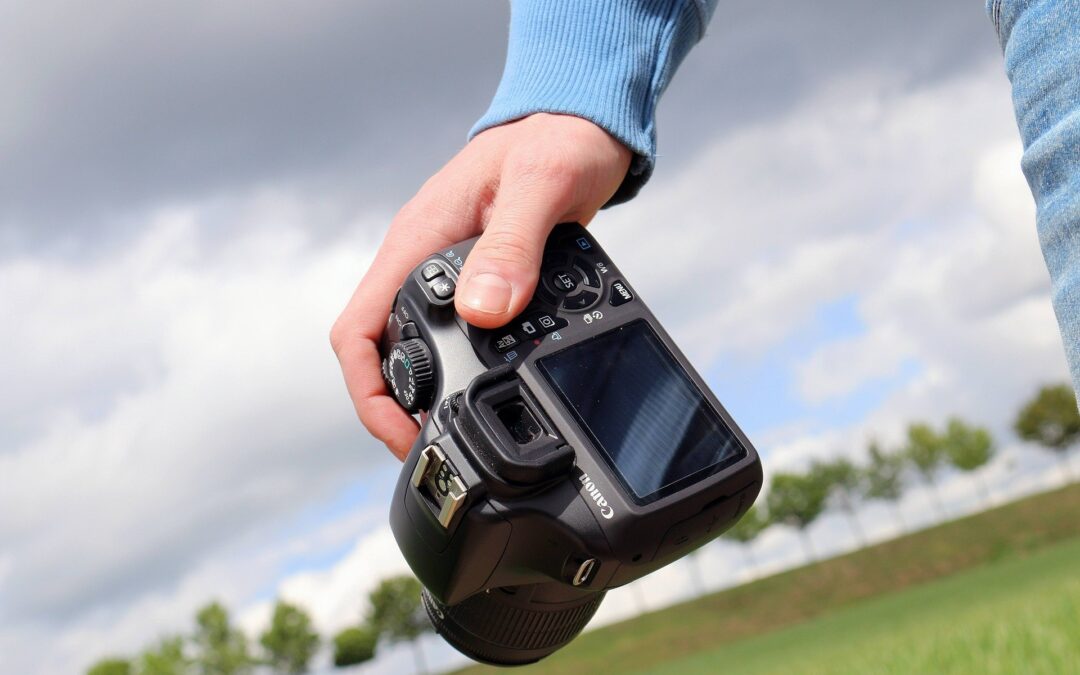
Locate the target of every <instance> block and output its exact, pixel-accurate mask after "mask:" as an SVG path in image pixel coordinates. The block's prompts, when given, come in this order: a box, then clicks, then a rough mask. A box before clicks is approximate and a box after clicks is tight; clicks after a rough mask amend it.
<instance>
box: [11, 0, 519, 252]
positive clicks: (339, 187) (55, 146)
mask: <svg viewBox="0 0 1080 675" xmlns="http://www.w3.org/2000/svg"><path fill="white" fill-rule="evenodd" d="M16 12H17V16H16V17H15V19H16V20H15V21H11V20H7V21H5V22H3V25H4V27H3V28H0V88H2V90H3V91H4V92H5V93H4V96H5V101H6V106H7V107H8V108H9V109H8V110H7V112H6V113H3V116H2V117H0V149H2V151H0V156H2V157H3V158H4V159H3V160H2V164H0V228H2V231H3V235H2V238H0V242H6V243H7V245H8V248H9V249H11V248H15V247H19V246H20V244H21V245H24V246H25V245H27V244H34V243H40V242H41V241H42V240H49V239H56V238H58V237H62V236H72V235H75V236H77V237H79V238H80V240H81V241H80V243H83V244H85V243H86V240H90V239H92V238H93V237H91V236H89V235H88V234H87V233H88V231H89V232H92V233H93V234H94V236H100V234H101V231H102V230H103V229H106V228H109V227H113V228H115V227H117V221H118V219H117V216H118V215H123V214H130V213H131V212H132V211H136V210H138V209H140V208H146V207H152V206H158V205H160V204H162V203H170V202H181V201H185V200H192V199H206V198H209V197H213V196H214V195H229V194H233V193H235V192H237V191H243V190H245V189H248V188H251V187H252V186H256V185H259V184H265V183H285V184H288V183H293V182H296V181H302V182H306V183H307V184H308V186H309V187H310V189H311V190H312V191H313V192H315V193H316V194H317V193H318V192H319V191H320V189H326V184H327V183H329V184H330V186H331V188H332V189H333V190H334V191H336V193H337V194H335V197H336V198H342V199H344V201H345V202H346V205H347V206H349V207H353V208H356V207H360V206H364V205H370V204H371V203H372V202H376V203H387V202H388V201H389V202H390V203H396V202H400V201H401V200H403V199H404V198H405V197H407V195H408V192H409V190H410V189H411V188H414V187H415V186H417V185H419V183H420V182H421V181H422V179H423V176H424V174H425V173H426V172H430V171H433V170H434V169H435V168H436V167H437V166H438V164H439V163H440V162H441V161H442V160H443V159H445V158H446V157H447V156H448V155H449V154H450V153H451V152H452V151H453V150H454V149H455V148H456V147H457V146H459V145H460V144H461V143H462V142H463V140H464V134H465V130H466V129H467V128H468V127H469V125H470V124H471V122H472V121H473V120H474V119H475V118H476V117H478V116H479V115H480V113H481V112H482V111H483V109H484V106H485V105H486V103H487V100H488V98H489V97H490V94H491V92H492V91H493V89H494V85H495V83H496V82H497V79H498V74H499V72H500V69H501V64H502V52H503V49H504V45H503V43H504V41H505V35H504V33H505V23H506V8H505V7H504V6H503V5H502V4H501V3H492V2H479V1H473V2H455V3H442V2H426V3H417V2H381V3H370V2H360V3H357V2H330V3H303V4H300V5H297V4H295V3H283V2H270V3H259V2H239V3H224V4H222V3H201V4H199V3H196V4H193V3H167V4H162V3H151V4H147V3H131V2H111V3H108V4H102V3H97V4H94V5H92V6H91V5H71V4H70V3H61V4H56V3H32V4H30V5H25V6H24V7H22V8H19V9H18V10H16ZM338 224H339V225H341V223H338ZM128 227H129V228H134V227H137V225H135V224H129V226H128ZM95 230H96V232H95ZM129 234H130V232H129Z"/></svg>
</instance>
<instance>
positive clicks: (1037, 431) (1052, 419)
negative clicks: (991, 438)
mask: <svg viewBox="0 0 1080 675" xmlns="http://www.w3.org/2000/svg"><path fill="white" fill-rule="evenodd" d="M1014 428H1015V429H1016V433H1017V435H1018V436H1020V438H1022V439H1024V440H1025V441H1034V442H1035V443H1038V444H1039V445H1041V446H1043V447H1044V448H1046V449H1048V450H1050V451H1052V452H1053V453H1054V454H1055V455H1057V458H1058V461H1059V462H1061V466H1062V468H1063V469H1064V471H1065V475H1066V477H1067V478H1068V480H1069V481H1070V482H1071V481H1073V480H1075V476H1074V475H1073V472H1072V468H1071V467H1070V466H1069V460H1068V457H1067V452H1068V450H1069V448H1070V447H1071V446H1072V445H1073V444H1074V443H1076V442H1077V441H1078V440H1080V411H1078V410H1077V408H1076V394H1075V393H1074V392H1073V390H1072V388H1071V387H1069V385H1067V384H1058V385H1050V386H1045V387H1043V388H1042V389H1040V390H1039V392H1038V393H1037V394H1036V395H1035V397H1034V398H1033V399H1031V400H1030V401H1028V402H1027V403H1026V404H1024V407H1023V408H1021V410H1020V414H1019V415H1017V417H1016V422H1015V424H1014Z"/></svg>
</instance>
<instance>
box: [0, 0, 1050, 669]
mask: <svg viewBox="0 0 1080 675" xmlns="http://www.w3.org/2000/svg"><path fill="white" fill-rule="evenodd" d="M507 18H508V6H507V5H506V4H505V3H501V2H491V1H490V0H461V1H459V2H455V3H442V2H421V1H420V0H409V1H406V2H401V1H397V2H391V1H389V0H378V1H375V0H371V1H369V2H363V3H356V2H344V1H340V0H326V1H323V2H315V3H300V4H297V3H286V2H278V1H277V0H269V1H266V0H264V1H262V2H258V3H256V2H253V1H251V0H237V1H236V2H229V3H211V2H194V3H193V2H187V3H175V2H165V3H137V2H131V1H118V0H105V1H103V2H98V3H94V4H93V5H92V6H91V5H85V6H82V5H79V6H76V5H72V4H71V3H58V2H53V1H51V0H44V1H42V2H35V3H5V4H4V5H3V7H0V90H2V91H4V92H5V95H4V97H3V101H2V103H0V316H2V317H3V322H2V324H0V355H2V356H0V380H2V381H3V382H4V383H5V385H6V386H4V387H2V388H0V671H3V672H19V673H28V674H30V675H33V674H36V673H69V672H71V673H75V672H80V671H81V670H83V669H84V668H85V667H86V666H87V665H88V664H89V663H91V662H92V661H94V660H95V659H97V658H99V657H101V656H105V655H107V654H112V653H119V654H132V653H135V652H137V651H138V650H139V649H140V648H141V647H143V646H144V645H146V644H148V643H149V642H151V641H152V640H154V639H156V638H157V637H158V636H161V635H165V634H168V633H174V632H178V631H185V630H188V629H189V628H190V624H191V620H192V616H193V615H194V611H195V609H196V608H197V607H199V606H201V605H202V604H204V603H206V602H208V601H209V600H212V599H220V600H221V601H223V602H225V603H226V604H227V605H228V606H229V607H230V609H231V610H232V611H233V613H234V615H235V616H236V617H238V620H239V621H240V622H241V623H242V625H243V626H244V627H245V628H246V629H247V630H248V631H249V632H250V633H251V634H252V635H254V634H256V633H257V632H258V631H259V630H261V628H262V627H263V626H264V625H265V621H266V617H267V616H268V612H269V607H270V605H271V603H272V602H273V600H274V598H276V597H284V598H287V599H289V600H290V601H294V602H297V603H299V604H301V605H303V606H304V607H306V608H307V609H308V610H309V611H310V612H311V613H312V615H313V617H314V618H315V621H316V624H317V625H318V627H319V628H320V630H321V631H323V633H324V634H328V633H330V632H332V631H336V630H338V629H340V628H342V627H345V626H346V625H349V624H350V623H354V622H356V621H357V620H358V619H359V618H360V616H361V615H362V613H363V611H364V596H365V594H366V592H367V591H368V590H369V589H370V588H371V587H372V586H373V585H374V584H375V583H376V582H377V580H378V579H379V578H381V577H383V576H386V575H389V574H393V573H398V572H401V571H404V570H405V569H406V568H405V566H404V563H403V561H402V560H401V557H400V554H398V553H397V549H396V546H395V544H394V542H393V537H392V535H391V534H390V532H389V529H388V526H387V509H388V500H389V490H390V489H391V486H392V485H393V482H394V480H395V479H396V476H397V473H398V464H397V463H396V460H394V459H393V458H392V456H391V455H390V454H389V453H388V452H386V451H385V449H383V448H382V447H381V446H380V445H379V444H378V443H377V442H375V441H374V440H373V439H371V438H370V437H368V436H367V435H366V433H365V432H364V430H363V428H362V427H361V426H360V424H359V423H358V422H357V421H356V419H355V416H354V413H353V411H352V407H351V404H350V403H349V400H348V398H347V396H346V393H345V389H344V386H343V384H342V382H341V377H340V374H339V372H338V369H337V364H336V361H335V359H334V356H333V353H332V352H331V350H330V347H329V342H328V337H327V335H328V332H329V328H330V325H331V324H332V322H333V320H334V318H335V317H336V316H337V313H338V312H339V311H340V310H341V308H342V307H343V306H344V304H345V301H346V300H347V298H348V296H349V294H350V292H351V290H352V288H353V287H354V286H355V284H356V282H357V281H358V280H359V279H360V277H361V276H362V274H363V272H364V270H365V269H366V267H367V265H368V264H369V263H370V261H371V259H372V256H373V255H374V252H375V250H376V247H377V245H378V242H379V240H380V238H381V235H382V232H383V230H384V228H385V227H386V226H387V224H388V223H389V221H390V219H391V218H392V217H393V214H394V212H395V211H396V209H397V208H399V207H400V206H401V205H402V204H403V203H404V202H405V201H406V200H407V199H408V198H409V197H410V196H411V195H412V194H413V193H414V192H415V191H416V190H417V189H418V187H419V186H420V185H421V184H422V183H423V181H424V180H425V179H426V177H427V176H429V175H430V174H431V173H433V172H434V171H436V170H437V169H438V168H439V166H440V165H441V164H442V163H444V162H445V161H446V160H448V159H449V158H450V157H451V156H452V155H453V153H454V152H455V151H456V150H457V149H459V148H460V147H461V146H462V145H463V143H464V142H465V133H466V131H467V130H468V129H469V127H470V126H471V125H472V123H473V122H474V121H475V120H476V119H477V118H478V117H479V116H480V115H481V114H482V113H483V111H484V109H485V107H486V105H487V103H488V101H489V100H490V97H491V95H492V94H493V92H494V89H495V86H496V84H497V82H498V78H499V74H500V71H501V67H502V59H503V53H504V50H505V42H506V36H505V33H506V24H507ZM658 128H659V153H660V154H659V158H658V163H657V170H656V174H655V176H654V178H653V179H652V181H651V183H650V184H649V185H648V186H646V188H645V189H644V191H643V192H642V194H641V195H640V196H639V197H638V198H637V199H636V200H634V201H633V202H631V203H629V204H626V205H623V206H619V207H616V208H613V209H611V210H610V211H605V212H603V213H601V214H600V215H599V216H598V217H597V219H596V220H595V221H594V224H593V225H592V229H593V231H594V232H595V234H596V236H597V237H598V239H599V240H600V241H601V242H602V243H603V245H604V246H605V248H606V249H607V250H608V251H609V253H610V254H611V255H612V256H613V257H614V258H615V259H617V260H618V262H619V265H620V267H621V268H622V269H623V270H624V271H625V272H626V273H627V276H628V277H629V278H631V279H632V280H633V284H634V286H635V288H636V289H637V290H638V292H639V293H640V295H641V296H642V297H644V298H645V299H647V301H648V302H649V304H650V306H651V307H652V308H653V310H654V312H655V313H656V314H657V316H658V317H659V318H660V319H661V320H662V321H663V322H664V324H665V326H667V328H668V329H669V332H670V333H671V334H672V335H673V337H674V338H675V340H676V341H677V342H678V343H679V344H680V346H681V347H682V348H683V350H684V351H685V352H686V353H687V354H688V355H689V357H690V358H691V360H692V361H693V362H694V363H695V364H696V365H697V367H698V370H699V371H700V372H702V373H703V375H704V376H705V378H706V380H707V381H708V382H709V384H710V385H711V386H712V388H713V389H714V391H715V392H716V393H717V395H718V397H719V398H720V400H721V401H723V402H724V404H725V405H726V406H727V407H728V409H729V410H730V411H731V413H732V414H733V416H734V417H735V419H736V420H738V421H740V423H741V424H742V426H743V427H744V429H745V430H746V431H747V433H748V434H749V436H750V438H751V439H752V440H753V441H754V443H755V444H756V446H757V447H758V449H759V450H760V451H761V453H762V456H763V458H764V462H765V469H766V472H767V473H770V472H775V471H778V470H783V469H798V468H800V467H802V466H805V465H806V463H807V462H809V461H810V460H812V459H813V458H818V457H827V456H835V455H845V456H850V457H852V458H855V459H858V458H860V457H861V456H862V453H863V452H864V450H865V447H866V444H867V442H868V439H870V438H871V437H875V438H879V439H882V440H883V442H886V443H896V442H897V441H898V439H899V438H900V436H901V434H902V432H903V429H904V426H905V424H907V423H908V422H910V421H912V420H916V419H922V420H927V421H930V422H932V423H940V422H941V421H943V420H944V419H946V418H947V417H948V416H950V415H961V416H964V417H966V418H969V419H971V420H973V421H976V422H978V423H981V424H985V425H987V426H988V427H989V428H990V429H991V430H993V431H994V433H995V435H996V436H997V438H998V441H999V447H1000V448H1001V452H1000V453H999V458H998V460H996V461H995V463H994V464H993V465H992V466H991V467H990V468H989V469H988V473H987V476H988V479H989V480H990V481H991V484H992V485H994V486H996V487H997V488H998V489H1001V490H1006V489H1010V490H1014V491H1015V490H1021V489H1035V488H1037V487H1038V486H1040V485H1043V482H1040V481H1045V480H1050V479H1052V476H1051V474H1050V473H1048V472H1051V473H1052V470H1053V467H1052V466H1051V465H1050V464H1048V462H1049V459H1047V458H1045V457H1043V456H1041V455H1039V454H1038V453H1037V452H1035V451H1033V450H1032V449H1030V448H1025V447H1023V446H1022V445H1021V444H1019V442H1018V441H1017V440H1016V439H1015V438H1014V437H1013V436H1012V435H1011V432H1010V424H1011V419H1012V416H1013V415H1014V414H1015V411H1016V410H1017V408H1018V407H1019V405H1020V403H1021V402H1022V401H1023V400H1024V399H1025V398H1027V397H1029V396H1030V395H1031V394H1032V393H1033V392H1034V391H1035V389H1036V388H1037V387H1038V386H1039V384H1041V383H1044V382H1054V381H1064V380H1066V379H1067V376H1066V369H1065V363H1064V357H1063V353H1062V348H1061V345H1060V340H1059V336H1058V333H1057V328H1056V324H1055V321H1054V316H1053V312H1052V309H1051V307H1050V303H1049V295H1048V294H1049V280H1048V276H1047V273H1046V270H1045V267H1044V264H1043V261H1042V258H1041V255H1040V252H1039V249H1038V243H1037V239H1036V235H1035V230H1034V207H1033V205H1032V201H1031V196H1030V193H1029V192H1028V191H1027V187H1026V184H1025V182H1024V178H1023V176H1022V174H1021V173H1020V169H1019V158H1020V152H1021V149H1020V145H1019V141H1018V138H1017V132H1016V125H1015V121H1014V118H1013V115H1012V109H1011V104H1010V98H1009V85H1008V82H1007V80H1006V78H1005V76H1004V74H1003V70H1002V64H1001V54H1000V50H999V48H998V45H997V42H996V39H995V38H994V34H993V30H992V28H991V25H990V23H989V21H988V20H987V19H986V17H985V16H984V14H983V9H982V3H980V2H968V3H940V2H934V1H933V0H912V2H908V3H903V4H900V3H865V2H856V1H855V0H823V1H822V2H818V3H812V4H811V3H790V2H781V1H780V0H757V1H755V2H721V5H720V8H719V9H718V11H717V13H716V15H715V17H714V19H713V22H712V25H711V26H710V29H709V33H708V35H707V36H706V38H705V40H704V41H703V42H702V44H700V45H699V46H698V47H697V48H696V49H695V50H694V51H693V52H692V53H691V55H690V56H689V58H688V59H687V61H686V62H685V63H684V64H683V66H682V68H681V70H680V72H679V74H678V75H677V77H676V78H675V81H674V82H673V84H672V85H671V87H670V89H669V91H668V92H667V93H666V94H665V97H664V100H663V102H662V103H661V106H660V110H659V121H658ZM1048 476H1049V478H1048ZM952 478H956V477H955V476H954V477H952ZM944 489H945V492H946V505H947V506H948V507H949V508H954V509H959V510H962V509H965V508H974V507H973V505H972V504H973V502H972V501H971V496H970V494H969V492H968V491H969V490H970V488H969V486H967V485H966V484H964V483H963V482H961V481H959V480H951V482H950V480H947V481H946V484H945V488H944ZM901 507H902V509H904V511H905V516H906V518H907V519H908V520H910V521H911V523H918V522H921V521H920V519H922V520H925V519H926V518H929V517H931V514H930V513H929V510H928V509H929V507H928V506H927V501H926V499H925V495H920V494H919V493H917V492H915V493H912V495H911V496H909V498H907V499H906V500H905V501H904V502H903V503H902V504H901ZM866 517H867V519H868V521H869V530H870V532H871V534H872V536H875V537H882V536H888V535H889V534H890V533H891V532H892V531H893V530H891V529H890V528H892V527H893V526H894V524H893V521H892V520H891V517H890V515H889V514H888V513H887V512H886V510H883V509H882V508H881V507H880V505H878V506H873V505H871V506H867V507H866ZM818 528H819V531H817V532H816V533H815V534H816V535H817V536H818V539H819V541H821V542H823V543H822V545H821V548H822V550H824V551H829V550H842V549H843V548H844V547H845V546H848V545H850V543H851V542H850V541H849V540H848V537H849V533H848V531H847V530H845V529H844V523H843V522H842V521H841V520H837V519H836V518H826V519H824V521H823V522H822V523H821V524H820V526H818ZM782 529H783V528H774V530H771V531H770V532H769V533H767V534H766V536H765V537H764V541H763V544H762V554H761V557H762V558H763V559H764V563H763V565H765V566H766V567H768V566H769V565H773V566H774V568H779V567H780V566H783V565H784V564H788V563H793V562H794V561H796V560H797V559H798V556H799V555H800V552H799V549H798V546H797V541H796V540H795V539H794V538H793V537H792V536H791V535H790V533H786V532H783V531H782ZM702 560H703V563H702V564H703V565H704V567H703V569H705V570H706V572H705V574H704V577H705V583H706V584H707V585H709V586H710V587H714V586H717V585H720V584H723V583H728V582H730V581H731V580H733V579H739V578H745V576H746V575H747V574H748V573H749V572H748V571H747V567H746V565H745V564H744V562H743V559H742V558H741V557H740V556H739V555H738V551H737V550H734V549H733V548H732V547H730V546H727V547H725V546H724V545H721V544H718V545H716V546H714V547H711V548H710V549H708V551H707V552H706V554H703V556H702ZM785 561H787V562H785ZM689 569H690V568H688V567H687V565H685V564H684V565H681V566H680V565H676V566H673V567H671V568H669V569H668V570H665V571H662V572H660V573H657V574H656V575H654V576H653V577H650V578H649V579H650V580H651V582H650V583H645V584H642V585H640V586H639V587H637V588H636V589H634V590H633V592H629V591H622V592H616V593H613V594H612V595H611V597H610V598H609V599H608V600H607V601H606V602H605V605H604V608H603V609H602V612H601V615H600V617H599V618H600V619H601V620H612V619H614V618H617V617H619V616H625V615H626V614H627V613H631V612H633V611H636V610H638V609H640V608H641V607H642V606H659V605H660V604H663V603H665V602H670V601H672V600H674V599H677V598H679V597H684V596H685V595H686V594H687V593H692V592H694V587H693V584H691V583H690V582H688V581H687V579H691V578H692V577H693V574H691V573H690V572H689V571H688V570H689ZM688 584H689V585H688ZM425 648H426V649H428V650H429V651H430V652H431V654H432V655H434V656H436V657H438V658H450V656H449V653H448V652H447V650H446V649H445V648H444V647H442V646H441V645H440V644H439V643H438V640H437V639H436V638H430V639H428V640H426V641H425ZM436 662H438V661H436ZM410 664H411V658H409V657H408V655H407V654H402V653H401V650H393V649H391V650H390V651H389V653H388V655H387V656H385V657H383V658H381V659H380V660H379V661H378V662H376V663H375V664H373V665H372V666H370V667H368V668H367V670H370V671H375V672H381V671H387V672H390V671H398V670H399V669H402V668H408V667H410Z"/></svg>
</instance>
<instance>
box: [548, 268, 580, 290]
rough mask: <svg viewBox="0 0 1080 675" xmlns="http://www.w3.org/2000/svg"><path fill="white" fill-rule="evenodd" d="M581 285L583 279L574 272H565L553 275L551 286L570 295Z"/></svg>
mask: <svg viewBox="0 0 1080 675" xmlns="http://www.w3.org/2000/svg"><path fill="white" fill-rule="evenodd" d="M579 283H581V278H580V277H579V276H578V275H577V274H575V271H574V270H563V271H561V272H555V273H554V274H552V275H551V285H552V286H554V287H555V290H557V291H559V292H560V293H569V292H570V291H572V290H574V289H575V288H577V287H578V284H579Z"/></svg>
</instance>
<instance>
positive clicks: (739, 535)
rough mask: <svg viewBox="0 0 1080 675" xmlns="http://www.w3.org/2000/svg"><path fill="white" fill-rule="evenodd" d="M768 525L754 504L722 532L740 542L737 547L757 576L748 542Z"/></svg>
mask: <svg viewBox="0 0 1080 675" xmlns="http://www.w3.org/2000/svg"><path fill="white" fill-rule="evenodd" d="M768 525H769V521H768V519H767V518H765V516H764V514H762V512H761V509H759V508H758V507H757V505H756V504H755V505H754V506H751V507H750V509H749V510H748V511H747V512H746V513H744V514H743V517H742V518H740V519H739V521H738V522H737V523H735V524H734V525H733V526H732V527H731V529H730V530H728V531H727V532H725V533H724V536H725V537H727V538H728V539H731V540H733V541H737V542H739V543H740V544H741V546H739V548H741V549H742V551H743V555H745V556H746V562H747V563H748V564H749V566H750V569H751V571H752V573H753V575H754V576H757V560H756V559H755V558H754V552H753V551H752V550H751V546H750V543H751V542H752V541H753V540H754V539H756V538H757V536H758V535H759V534H761V531H762V530H764V529H765V528H766V527H767V526H768Z"/></svg>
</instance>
